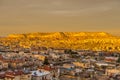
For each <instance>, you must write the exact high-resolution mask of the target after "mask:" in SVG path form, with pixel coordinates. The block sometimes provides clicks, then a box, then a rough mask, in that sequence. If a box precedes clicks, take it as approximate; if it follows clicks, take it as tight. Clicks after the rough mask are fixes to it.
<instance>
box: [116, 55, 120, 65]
mask: <svg viewBox="0 0 120 80" xmlns="http://www.w3.org/2000/svg"><path fill="white" fill-rule="evenodd" d="M117 62H118V63H120V55H119V58H118V60H117Z"/></svg>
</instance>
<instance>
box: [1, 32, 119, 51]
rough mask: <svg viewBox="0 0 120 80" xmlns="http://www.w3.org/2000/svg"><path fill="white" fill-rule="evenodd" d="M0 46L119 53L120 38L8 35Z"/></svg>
mask: <svg viewBox="0 0 120 80" xmlns="http://www.w3.org/2000/svg"><path fill="white" fill-rule="evenodd" d="M0 44H2V45H5V46H11V47H12V48H14V47H17V46H20V47H24V48H29V47H32V46H44V47H53V48H70V49H85V50H113V51H120V38H119V37H116V36H113V35H111V34H108V33H105V32H52V33H28V34H10V35H8V36H7V37H5V38H1V39H0Z"/></svg>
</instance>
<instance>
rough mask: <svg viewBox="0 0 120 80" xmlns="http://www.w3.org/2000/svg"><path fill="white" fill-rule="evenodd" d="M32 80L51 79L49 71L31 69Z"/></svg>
mask: <svg viewBox="0 0 120 80" xmlns="http://www.w3.org/2000/svg"><path fill="white" fill-rule="evenodd" d="M32 79H33V80H52V76H51V73H50V72H49V71H45V70H37V71H32Z"/></svg>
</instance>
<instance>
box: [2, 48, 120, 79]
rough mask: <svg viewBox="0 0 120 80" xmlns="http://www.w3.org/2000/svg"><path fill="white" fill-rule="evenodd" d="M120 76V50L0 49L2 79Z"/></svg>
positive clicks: (107, 77)
mask: <svg viewBox="0 0 120 80" xmlns="http://www.w3.org/2000/svg"><path fill="white" fill-rule="evenodd" d="M111 79H112V80H120V53H119V52H113V51H92V50H71V49H55V48H46V47H39V48H26V49H25V48H24V49H22V50H17V49H14V50H13V51H10V50H7V49H6V50H5V49H3V50H2V48H1V50H0V80H111Z"/></svg>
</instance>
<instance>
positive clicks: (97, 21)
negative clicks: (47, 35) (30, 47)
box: [0, 0, 120, 35]
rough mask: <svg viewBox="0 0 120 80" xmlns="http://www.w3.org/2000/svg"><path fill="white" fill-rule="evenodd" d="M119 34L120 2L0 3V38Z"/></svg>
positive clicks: (49, 0)
mask: <svg viewBox="0 0 120 80" xmlns="http://www.w3.org/2000/svg"><path fill="white" fill-rule="evenodd" d="M119 30H120V0H0V35H6V34H11V33H29V32H81V31H84V32H101V31H103V32H108V33H112V34H119V35H120V33H119V32H120V31H119Z"/></svg>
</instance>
